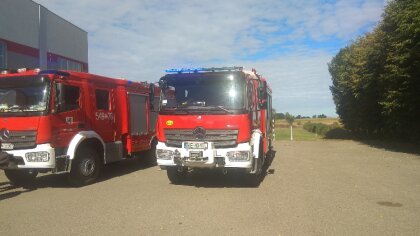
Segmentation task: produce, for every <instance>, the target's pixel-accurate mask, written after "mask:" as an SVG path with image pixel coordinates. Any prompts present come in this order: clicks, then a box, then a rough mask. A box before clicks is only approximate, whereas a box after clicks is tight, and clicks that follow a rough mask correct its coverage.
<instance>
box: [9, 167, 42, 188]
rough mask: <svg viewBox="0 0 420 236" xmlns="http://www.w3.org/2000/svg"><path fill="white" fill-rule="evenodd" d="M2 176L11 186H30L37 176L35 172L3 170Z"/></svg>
mask: <svg viewBox="0 0 420 236" xmlns="http://www.w3.org/2000/svg"><path fill="white" fill-rule="evenodd" d="M4 174H5V175H6V177H7V178H8V179H9V180H10V182H11V184H13V185H26V184H31V183H33V181H34V180H35V178H36V176H37V175H38V171H36V170H25V169H22V170H4Z"/></svg>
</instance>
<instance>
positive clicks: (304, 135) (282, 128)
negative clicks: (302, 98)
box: [276, 118, 339, 141]
mask: <svg viewBox="0 0 420 236" xmlns="http://www.w3.org/2000/svg"><path fill="white" fill-rule="evenodd" d="M306 122H312V123H323V124H326V125H332V124H334V123H339V120H338V118H316V119H299V120H295V122H293V140H296V141H316V140H321V139H323V137H322V136H319V135H316V134H314V133H311V132H309V131H307V130H305V129H303V124H305V123H306ZM276 140H290V126H289V124H288V123H287V122H286V120H276Z"/></svg>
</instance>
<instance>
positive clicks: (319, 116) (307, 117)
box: [274, 112, 327, 120]
mask: <svg viewBox="0 0 420 236" xmlns="http://www.w3.org/2000/svg"><path fill="white" fill-rule="evenodd" d="M288 116H293V115H291V114H289V113H288V112H286V113H282V112H280V113H275V114H274V118H275V119H280V120H283V119H286V117H288ZM293 117H294V118H295V119H297V120H298V119H310V118H313V119H315V118H327V115H325V114H321V115H313V116H312V117H310V116H302V115H297V116H293Z"/></svg>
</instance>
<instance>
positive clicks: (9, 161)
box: [0, 144, 56, 169]
mask: <svg viewBox="0 0 420 236" xmlns="http://www.w3.org/2000/svg"><path fill="white" fill-rule="evenodd" d="M34 153H35V154H36V153H42V154H43V155H48V160H46V161H40V160H36V161H30V158H29V156H28V155H35V154H34ZM0 156H1V157H2V160H3V161H1V163H0V169H53V168H55V166H56V163H55V159H56V158H55V151H54V148H52V147H51V145H50V144H40V145H37V146H36V147H35V148H32V149H23V150H2V151H1V153H0Z"/></svg>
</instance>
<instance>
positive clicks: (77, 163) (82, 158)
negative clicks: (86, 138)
mask: <svg viewBox="0 0 420 236" xmlns="http://www.w3.org/2000/svg"><path fill="white" fill-rule="evenodd" d="M101 165H102V164H101V161H100V159H99V155H98V152H97V151H96V150H94V149H92V148H90V147H82V148H81V149H80V150H79V151H78V152H77V153H76V157H75V159H74V160H73V163H72V165H71V170H70V174H69V176H68V180H69V182H70V184H71V185H73V186H76V187H79V186H83V185H88V184H91V183H93V182H94V181H95V180H96V178H98V176H99V172H100V169H101Z"/></svg>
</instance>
